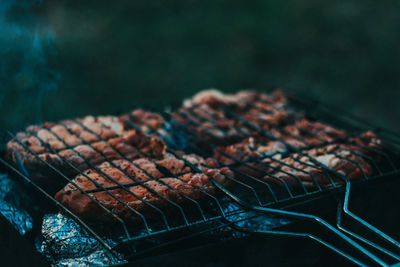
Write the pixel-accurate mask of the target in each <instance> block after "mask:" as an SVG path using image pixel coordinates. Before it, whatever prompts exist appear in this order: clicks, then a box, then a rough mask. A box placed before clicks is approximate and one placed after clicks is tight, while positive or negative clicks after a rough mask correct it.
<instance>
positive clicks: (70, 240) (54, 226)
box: [36, 213, 125, 266]
mask: <svg viewBox="0 0 400 267" xmlns="http://www.w3.org/2000/svg"><path fill="white" fill-rule="evenodd" d="M41 233H42V236H41V239H39V241H38V242H37V244H36V246H37V249H38V250H39V251H40V252H41V253H42V254H43V255H44V256H45V257H46V258H47V259H48V260H49V261H50V262H51V264H52V265H53V266H75V265H113V264H119V263H124V262H125V261H124V260H123V256H122V255H120V254H116V255H114V254H113V253H111V252H110V251H108V250H107V249H105V248H104V247H103V246H102V245H101V244H100V242H99V241H97V239H95V238H94V237H92V236H91V235H90V234H89V233H87V231H85V230H84V229H83V228H82V227H81V226H80V225H79V224H78V223H76V222H75V221H74V220H73V219H71V218H68V217H66V216H64V215H62V214H61V213H56V214H47V215H45V217H44V219H43V225H42V232H41ZM105 242H106V243H107V244H108V245H110V246H111V247H112V246H114V245H116V244H117V243H116V241H114V240H112V239H105Z"/></svg>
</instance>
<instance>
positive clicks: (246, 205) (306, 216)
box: [127, 113, 387, 266]
mask: <svg viewBox="0 0 400 267" xmlns="http://www.w3.org/2000/svg"><path fill="white" fill-rule="evenodd" d="M167 114H168V113H167ZM168 115H170V114H168ZM136 119H138V120H140V119H139V118H136ZM127 122H128V123H129V124H131V125H134V124H135V123H134V122H132V121H131V120H129V121H127ZM140 123H143V124H146V123H145V122H143V121H140ZM146 125H147V126H148V127H149V129H152V132H153V133H155V134H157V135H158V136H160V137H161V138H163V139H164V140H165V138H164V137H163V136H162V135H161V134H159V133H158V132H157V131H156V130H154V129H153V128H152V127H151V126H150V125H148V124H146ZM135 128H139V127H137V126H136V127H135ZM274 138H276V137H274ZM318 164H319V162H318ZM193 168H195V169H197V170H196V171H198V172H201V170H199V169H198V168H197V167H195V166H193ZM326 168H328V169H329V167H327V166H326ZM344 179H347V178H346V177H344ZM212 182H213V184H214V185H215V186H216V187H217V188H219V189H220V190H221V191H222V192H224V193H225V195H227V196H228V197H229V198H230V199H232V200H233V201H235V202H236V203H237V204H238V205H240V206H242V207H244V208H246V209H247V210H252V211H255V212H261V213H267V214H269V213H273V214H279V215H281V216H286V217H291V218H297V219H306V220H309V221H314V222H317V223H318V224H320V225H322V226H324V227H325V228H326V229H328V230H329V231H331V232H332V233H334V234H336V235H337V236H338V237H339V238H341V239H343V240H344V241H345V242H347V243H348V244H350V245H351V246H353V247H354V248H356V249H357V250H359V251H360V252H361V253H363V254H364V255H366V256H367V257H368V258H370V259H371V260H373V261H374V262H375V263H377V264H379V265H380V266H386V265H387V264H386V263H385V262H384V261H382V260H381V259H380V258H379V257H377V256H376V255H374V254H373V253H371V252H370V251H369V250H367V249H365V248H364V247H363V246H361V245H360V244H359V243H357V242H355V241H354V240H353V239H351V238H349V237H348V236H347V235H345V234H343V233H342V232H340V231H339V230H338V229H336V228H335V227H333V226H332V225H330V224H329V223H328V222H326V221H325V220H323V219H322V218H320V217H318V216H315V215H311V214H305V213H297V212H290V211H284V210H277V209H271V208H265V207H261V206H254V205H251V204H249V203H247V202H245V201H243V200H242V199H240V198H238V197H236V196H235V195H234V194H232V193H231V192H230V191H228V190H227V189H226V188H225V187H224V186H222V185H220V184H219V183H218V182H216V181H214V180H212ZM276 234H278V232H277V233H276ZM298 234H299V236H303V237H309V238H311V239H313V240H316V239H315V238H316V237H315V236H314V235H312V234H308V233H298ZM317 241H318V242H319V243H321V244H324V245H328V246H327V247H328V248H330V249H332V250H333V251H335V252H339V254H340V255H342V256H344V257H346V258H347V259H349V260H351V261H352V262H354V263H355V264H358V265H365V264H363V263H361V262H360V261H358V260H355V261H354V257H352V256H351V255H349V254H347V253H345V252H342V251H341V250H339V249H337V248H336V247H334V246H333V245H331V244H329V243H327V242H325V241H323V240H322V239H319V238H318V240H317Z"/></svg>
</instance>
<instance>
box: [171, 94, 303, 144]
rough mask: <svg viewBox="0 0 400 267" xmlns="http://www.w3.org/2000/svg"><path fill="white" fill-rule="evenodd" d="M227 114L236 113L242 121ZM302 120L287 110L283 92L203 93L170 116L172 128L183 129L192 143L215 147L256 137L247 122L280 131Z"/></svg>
mask: <svg viewBox="0 0 400 267" xmlns="http://www.w3.org/2000/svg"><path fill="white" fill-rule="evenodd" d="M230 113H235V114H236V115H238V116H240V117H242V118H243V120H244V121H243V120H240V119H238V118H236V116H233V115H232V114H230ZM301 117H302V115H301V114H300V113H299V112H297V111H295V110H293V109H291V108H290V107H289V105H288V103H287V99H286V97H285V95H284V94H283V92H282V91H276V92H274V93H273V94H271V95H267V94H263V93H259V92H256V91H241V92H238V93H236V94H223V93H221V92H219V91H216V90H208V91H202V92H200V93H198V94H196V95H195V96H194V97H192V98H191V99H189V100H186V101H185V102H184V104H183V107H182V108H180V109H179V110H178V111H176V112H174V113H173V114H172V118H173V119H174V122H175V125H178V126H180V128H184V131H185V132H186V134H188V135H191V136H194V138H193V140H194V142H197V141H199V140H200V138H201V139H203V140H205V141H206V142H209V141H211V142H212V143H213V144H215V145H227V144H233V143H237V142H240V141H241V140H243V139H245V138H248V137H249V136H251V137H257V136H259V133H258V131H257V130H255V129H253V128H251V127H249V126H248V125H247V123H246V122H251V123H253V124H256V125H258V126H260V127H261V128H262V129H264V130H269V129H270V128H271V127H269V128H268V126H271V125H275V126H279V127H282V126H284V125H287V124H289V123H293V122H294V121H295V120H296V119H300V118H301ZM178 128H179V127H178ZM196 137H197V138H196ZM196 139H197V140H196Z"/></svg>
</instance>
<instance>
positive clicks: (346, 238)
mask: <svg viewBox="0 0 400 267" xmlns="http://www.w3.org/2000/svg"><path fill="white" fill-rule="evenodd" d="M212 182H213V183H214V185H215V186H216V187H218V188H219V189H220V190H221V191H223V192H224V193H225V194H226V195H227V196H228V197H229V198H231V199H232V200H233V201H235V202H236V203H237V204H238V205H240V206H242V207H243V208H245V209H247V210H251V211H254V212H258V213H265V214H275V215H279V216H282V217H288V218H295V219H303V220H307V221H310V222H314V223H317V224H319V225H321V226H323V227H324V228H325V229H326V230H328V231H329V232H330V233H333V234H334V235H336V237H337V238H338V239H341V240H343V241H345V242H346V243H347V244H348V245H350V246H351V247H353V248H354V249H356V250H358V251H359V252H361V253H362V254H364V255H365V256H366V257H368V258H369V259H370V260H371V261H373V262H374V263H375V264H376V265H379V266H388V264H387V263H386V262H385V261H383V260H382V259H380V258H379V257H378V256H377V255H375V254H373V253H372V252H371V251H369V250H368V249H366V248H365V247H363V246H362V245H361V244H360V243H357V242H356V241H355V240H353V239H352V238H350V237H349V236H348V235H346V234H344V233H343V232H341V231H340V230H338V229H337V228H335V227H334V226H332V225H331V224H329V223H328V222H326V221H325V220H323V219H322V218H320V217H318V216H316V215H312V214H306V213H300V212H292V211H286V210H278V209H272V208H265V207H260V206H254V205H251V204H249V203H247V202H245V201H243V200H241V199H240V198H238V197H236V196H235V195H234V194H232V193H231V192H230V191H229V190H227V189H226V188H225V187H224V186H222V185H220V184H219V183H218V182H216V181H214V180H213V181H212ZM237 227H239V226H237ZM237 230H242V231H246V232H252V233H257V234H272V235H285V236H294V237H303V238H305V237H306V238H311V239H312V240H315V241H317V242H318V243H320V244H322V245H324V246H326V247H328V248H329V249H331V250H333V251H334V252H336V253H338V254H339V255H341V256H343V257H345V258H347V259H348V260H350V261H352V262H353V263H354V264H357V265H360V266H367V264H365V263H363V262H362V261H360V260H358V259H357V258H356V257H353V256H352V255H350V253H347V252H344V251H343V250H341V249H339V248H337V247H336V246H334V245H332V244H330V243H329V242H327V241H325V240H323V239H321V238H319V237H317V236H315V235H313V234H310V233H296V232H282V231H271V230H260V229H248V228H242V227H239V228H238V229H237Z"/></svg>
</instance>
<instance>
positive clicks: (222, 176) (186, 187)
mask: <svg viewBox="0 0 400 267" xmlns="http://www.w3.org/2000/svg"><path fill="white" fill-rule="evenodd" d="M171 160H172V159H171ZM171 160H170V161H169V163H170V165H169V166H171V164H172V161H171ZM175 162H176V163H178V162H179V163H178V164H177V168H176V169H181V170H184V171H185V172H184V173H181V174H179V175H177V177H168V176H165V175H164V174H162V173H161V172H159V170H158V169H157V168H156V166H155V164H154V163H153V162H152V161H151V160H149V159H144V158H142V159H138V160H135V161H134V163H135V164H137V165H141V168H144V169H146V171H147V172H151V173H152V176H153V177H149V176H147V175H146V174H144V173H143V172H142V171H141V170H139V169H138V168H136V167H135V166H134V165H133V164H131V163H130V162H128V161H125V160H116V161H114V162H113V163H114V164H116V165H118V166H119V167H121V168H123V169H124V170H125V171H126V172H127V173H129V174H130V175H131V176H133V177H135V178H136V179H137V180H139V181H140V182H143V185H134V186H130V187H129V191H131V192H132V193H133V194H130V192H128V191H126V190H124V189H122V188H117V189H112V191H113V193H114V194H115V196H117V197H118V198H120V199H121V200H123V201H124V202H126V203H127V204H128V206H129V207H131V208H133V209H135V210H136V211H138V212H140V213H142V214H145V215H147V216H148V218H151V217H152V216H153V215H154V214H153V213H154V212H153V209H152V208H151V206H149V205H146V204H145V203H144V201H143V200H145V201H146V202H148V203H150V204H152V205H154V206H155V207H157V208H165V207H167V206H168V205H169V204H168V202H167V201H166V200H165V199H163V198H160V197H159V196H158V195H157V194H155V193H154V192H156V193H158V194H159V195H161V196H163V197H165V198H166V199H169V200H171V201H173V202H175V203H177V204H182V205H184V204H186V203H188V201H189V200H188V199H187V198H185V196H186V197H188V198H190V199H193V200H198V199H201V198H204V197H205V196H206V195H205V193H204V192H206V193H209V194H212V195H215V194H216V188H215V187H214V186H213V184H212V183H211V179H214V180H216V181H217V182H219V183H220V184H222V185H225V186H226V185H227V184H228V181H227V180H228V179H227V177H229V176H232V175H233V174H232V173H231V171H230V170H229V169H228V168H221V169H204V173H193V172H192V171H191V170H190V169H185V168H182V167H181V162H182V161H180V160H178V159H175ZM98 167H99V169H101V170H102V172H104V173H107V174H108V175H110V176H111V177H112V178H113V179H115V180H116V181H118V182H119V183H121V184H130V183H132V182H133V181H132V179H131V178H129V177H128V176H127V175H125V174H124V173H123V172H121V171H120V170H118V169H117V168H115V167H112V166H111V164H110V163H109V162H104V163H102V164H101V165H99V166H98ZM170 171H171V172H173V170H170ZM84 173H85V175H87V176H89V177H90V178H91V179H93V180H95V181H96V182H97V183H98V184H100V185H101V186H103V187H106V188H107V187H112V186H115V185H116V183H115V182H113V181H111V180H109V179H107V178H106V177H105V176H104V175H102V173H101V172H98V171H96V170H93V169H88V170H86V171H85V172H84ZM74 183H76V184H77V185H78V186H79V187H80V188H82V189H83V190H85V191H89V190H92V189H96V188H97V187H96V185H95V184H94V183H93V182H91V181H90V180H89V179H87V178H86V177H85V176H84V175H82V174H80V175H78V176H77V177H76V178H75V179H74ZM149 189H151V190H152V191H154V192H152V191H150V190H149ZM202 191H204V192H202ZM89 194H90V195H91V196H92V197H93V198H94V199H96V200H97V201H99V202H100V203H102V204H103V205H104V206H106V207H107V208H109V209H111V210H113V212H114V213H115V214H117V215H118V216H119V217H120V218H123V219H124V220H136V219H137V216H136V215H135V214H134V213H133V212H131V211H130V210H129V209H128V208H127V207H126V206H124V205H121V203H119V202H118V201H117V200H116V199H115V198H113V197H112V196H110V195H108V194H107V193H106V192H95V193H89ZM135 195H136V196H137V197H135ZM55 198H56V199H57V200H59V201H60V202H61V203H62V204H64V205H65V206H66V207H67V208H69V209H70V210H71V211H72V212H74V213H75V214H77V215H80V216H81V217H83V218H88V219H98V220H103V219H104V220H109V219H111V218H110V217H105V216H103V215H106V214H105V213H104V212H103V211H101V210H100V209H99V208H98V206H97V205H96V204H95V202H94V201H93V200H91V199H90V198H88V197H87V196H85V195H84V194H83V193H82V192H81V191H79V190H77V188H76V187H75V186H74V185H72V184H67V185H66V186H65V187H64V188H63V189H62V190H61V191H59V192H58V193H57V194H56V195H55ZM138 198H142V199H143V200H140V199H138Z"/></svg>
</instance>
